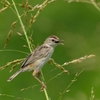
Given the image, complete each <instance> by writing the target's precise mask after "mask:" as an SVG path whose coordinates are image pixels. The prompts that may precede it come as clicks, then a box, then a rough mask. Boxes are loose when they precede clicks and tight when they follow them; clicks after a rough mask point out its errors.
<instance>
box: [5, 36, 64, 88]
mask: <svg viewBox="0 0 100 100" xmlns="http://www.w3.org/2000/svg"><path fill="white" fill-rule="evenodd" d="M58 44H62V41H61V40H60V39H59V38H58V37H57V36H55V35H51V36H49V37H48V38H47V39H46V40H45V41H44V43H43V44H42V45H40V46H38V47H37V48H36V49H35V50H34V51H33V52H32V53H31V54H29V55H28V57H27V58H26V59H25V60H24V62H23V63H22V65H21V68H20V69H19V70H18V71H17V72H16V73H14V74H13V75H12V76H11V77H10V78H9V79H8V80H7V81H8V82H10V81H12V80H13V79H14V78H15V77H16V76H17V75H18V74H19V73H21V72H24V71H33V73H32V75H33V76H34V78H35V79H36V80H37V81H38V82H39V83H40V84H41V85H42V88H46V85H45V84H44V82H42V81H41V80H40V79H39V78H38V77H37V74H38V73H40V71H41V69H42V67H43V66H44V64H45V63H47V62H48V61H49V59H50V58H51V56H52V54H53V53H54V49H55V47H56V46H57V45H58Z"/></svg>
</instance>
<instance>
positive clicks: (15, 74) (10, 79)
mask: <svg viewBox="0 0 100 100" xmlns="http://www.w3.org/2000/svg"><path fill="white" fill-rule="evenodd" d="M22 71H23V70H22V69H20V70H18V71H17V72H16V73H14V74H13V75H12V76H11V77H10V78H9V79H8V80H7V81H8V82H10V81H12V80H13V79H14V78H15V77H16V76H17V75H18V74H19V73H20V72H22Z"/></svg>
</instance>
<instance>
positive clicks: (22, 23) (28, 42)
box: [12, 0, 32, 52]
mask: <svg viewBox="0 0 100 100" xmlns="http://www.w3.org/2000/svg"><path fill="white" fill-rule="evenodd" d="M12 3H13V5H14V8H15V11H16V13H17V17H18V19H19V21H20V24H21V26H22V29H23V32H24V35H25V38H26V41H27V44H28V47H29V50H30V52H32V50H31V46H30V42H29V39H28V36H27V33H26V31H25V27H24V24H23V22H22V20H21V17H20V15H19V12H18V10H17V7H16V4H15V2H14V0H12Z"/></svg>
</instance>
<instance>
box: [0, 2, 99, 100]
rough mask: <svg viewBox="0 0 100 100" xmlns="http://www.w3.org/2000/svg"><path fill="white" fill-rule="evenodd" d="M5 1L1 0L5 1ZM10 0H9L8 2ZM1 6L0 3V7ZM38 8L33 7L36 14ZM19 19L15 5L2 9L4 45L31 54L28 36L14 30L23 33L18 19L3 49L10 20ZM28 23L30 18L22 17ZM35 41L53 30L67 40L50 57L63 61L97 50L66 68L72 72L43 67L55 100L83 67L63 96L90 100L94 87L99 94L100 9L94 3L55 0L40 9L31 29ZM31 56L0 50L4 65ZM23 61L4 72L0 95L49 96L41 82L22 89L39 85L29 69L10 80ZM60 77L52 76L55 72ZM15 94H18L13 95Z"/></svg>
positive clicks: (5, 99) (34, 99)
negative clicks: (14, 11) (11, 70)
mask: <svg viewBox="0 0 100 100" xmlns="http://www.w3.org/2000/svg"><path fill="white" fill-rule="evenodd" d="M1 1H2V0H1ZM15 1H16V4H17V7H18V10H19V12H20V14H22V13H23V12H24V9H23V8H20V7H19V6H18V4H20V3H22V0H15ZM10 2H11V1H10ZM42 2H43V0H29V3H30V4H31V5H32V6H35V5H36V4H41V3H42ZM2 7H3V5H2V3H0V9H1V8H2ZM35 13H36V11H34V12H33V15H34V14H35ZM16 20H17V16H16V15H15V14H14V13H13V11H12V10H11V9H7V10H5V11H4V12H2V13H0V50H6V49H14V50H20V51H25V52H28V53H29V50H28V48H25V47H23V45H27V43H26V41H25V37H24V36H22V37H21V36H18V34H17V33H16V32H20V33H22V34H23V31H22V29H21V26H20V24H19V22H18V23H17V25H16V28H15V30H14V32H13V34H12V36H11V38H10V41H9V43H8V45H7V47H6V49H4V44H5V39H6V36H7V34H8V32H9V30H10V29H11V24H12V23H13V22H14V21H16ZM23 22H24V25H25V27H26V28H27V22H26V21H25V19H24V18H23ZM29 33H32V34H33V36H32V38H33V40H34V44H35V46H37V45H40V44H42V43H43V41H44V40H45V38H47V37H48V36H50V35H52V34H54V35H57V36H58V37H59V38H61V39H63V40H64V45H63V46H62V45H59V46H58V47H57V48H56V49H55V53H54V54H53V56H52V58H53V59H54V60H55V61H56V62H57V63H59V64H63V63H64V62H69V61H71V60H74V59H77V58H80V57H83V56H85V55H90V54H94V55H96V56H95V57H94V58H90V59H86V60H84V61H82V62H81V63H76V64H70V65H68V66H66V67H65V69H67V70H68V71H69V73H70V75H66V74H65V73H63V74H61V75H58V74H59V73H61V70H59V69H56V70H54V69H55V68H56V67H55V66H54V65H50V64H48V63H47V64H46V65H45V66H44V68H43V69H42V71H43V74H44V77H45V80H46V82H47V84H46V85H47V92H48V95H49V97H50V98H51V100H58V98H59V96H60V93H62V92H63V91H64V90H65V89H66V87H67V86H68V85H69V84H70V83H71V81H72V79H73V78H74V77H75V74H76V73H78V72H80V71H81V70H82V69H84V68H85V70H84V71H83V72H82V73H81V74H80V75H79V76H78V78H77V81H76V82H74V83H73V84H72V85H71V87H70V88H69V90H70V91H69V92H68V93H67V92H66V93H64V95H63V97H62V100H92V99H89V98H90V97H91V89H92V87H93V88H94V90H93V91H94V94H95V98H94V99H93V100H100V11H98V10H97V9H96V8H95V7H94V6H93V5H92V4H89V3H83V2H72V3H68V2H67V1H66V0H65V1H64V0H57V1H55V2H53V3H51V4H48V5H47V6H46V8H45V9H44V10H43V11H42V12H41V13H40V15H39V16H38V18H37V21H36V22H35V23H34V24H33V25H32V28H30V31H29ZM26 56H27V55H26V54H23V53H19V52H13V51H3V52H0V66H3V65H5V64H6V63H7V62H10V61H12V60H15V59H20V58H25V57H26ZM19 68H20V66H17V67H16V68H15V69H14V71H13V72H11V73H9V71H10V69H11V66H9V67H8V68H6V69H5V70H2V71H0V94H6V95H1V96H0V100H16V99H18V100H28V99H25V98H29V99H31V100H46V99H45V95H44V92H40V91H39V89H40V87H41V86H40V85H38V86H37V87H35V88H30V89H27V90H24V91H20V90H21V89H22V88H27V87H29V86H34V85H37V84H39V83H38V82H37V81H36V80H35V79H34V78H33V77H32V75H31V74H32V73H31V72H30V73H29V72H25V73H21V74H20V75H18V76H17V77H16V78H15V79H14V80H13V81H12V82H10V83H8V82H7V81H6V80H7V79H8V78H9V77H10V76H11V75H12V74H13V73H14V72H16V71H17V70H18V69H19ZM56 75H58V77H57V78H54V79H53V80H51V81H49V80H50V79H51V78H53V77H54V76H56ZM7 95H13V96H15V97H9V96H7Z"/></svg>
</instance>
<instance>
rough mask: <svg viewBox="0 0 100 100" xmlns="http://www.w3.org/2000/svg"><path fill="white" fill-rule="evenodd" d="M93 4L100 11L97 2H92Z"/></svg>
mask: <svg viewBox="0 0 100 100" xmlns="http://www.w3.org/2000/svg"><path fill="white" fill-rule="evenodd" d="M91 3H92V4H93V5H94V7H95V8H96V9H97V10H98V11H100V8H99V7H98V6H97V4H96V2H95V1H94V0H91Z"/></svg>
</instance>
